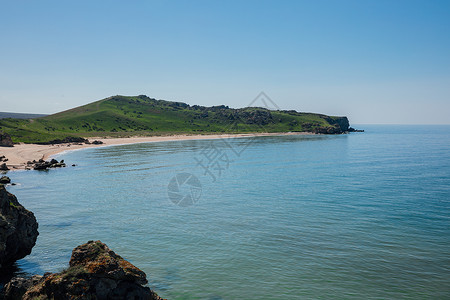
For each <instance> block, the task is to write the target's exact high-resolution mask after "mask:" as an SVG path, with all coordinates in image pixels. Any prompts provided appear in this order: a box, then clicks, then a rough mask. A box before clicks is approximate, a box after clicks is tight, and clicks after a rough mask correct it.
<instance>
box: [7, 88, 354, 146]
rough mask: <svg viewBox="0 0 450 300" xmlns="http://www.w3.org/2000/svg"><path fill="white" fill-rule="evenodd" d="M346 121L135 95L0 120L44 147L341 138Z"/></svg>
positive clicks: (20, 137) (17, 137)
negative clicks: (80, 142)
mask: <svg viewBox="0 0 450 300" xmlns="http://www.w3.org/2000/svg"><path fill="white" fill-rule="evenodd" d="M348 128H349V123H348V120H347V118H346V117H331V116H326V115H321V114H313V113H301V112H296V111H293V110H291V111H280V110H277V111H274V110H268V109H265V108H258V107H247V108H240V109H233V108H229V107H227V106H223V105H221V106H213V107H203V106H198V105H193V106H190V105H188V104H186V103H181V102H171V101H165V100H156V99H153V98H149V97H147V96H144V95H141V96H136V97H129V96H113V97H109V98H106V99H103V100H99V101H96V102H93V103H90V104H87V105H83V106H80V107H76V108H73V109H69V110H66V111H63V112H60V113H56V114H53V115H48V116H45V117H41V118H37V119H25V120H24V119H12V118H8V119H0V131H3V132H6V133H8V134H10V135H11V137H12V139H13V141H14V142H25V143H37V142H48V141H51V140H54V139H58V138H64V137H67V136H76V137H78V136H79V137H93V136H130V135H169V134H181V133H183V134H212V133H246V132H289V131H292V132H304V131H307V132H315V133H330V134H335V133H343V132H345V131H347V130H348Z"/></svg>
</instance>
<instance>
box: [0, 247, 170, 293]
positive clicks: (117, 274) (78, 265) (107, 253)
mask: <svg viewBox="0 0 450 300" xmlns="http://www.w3.org/2000/svg"><path fill="white" fill-rule="evenodd" d="M146 283H147V278H146V275H145V273H144V272H143V271H141V270H140V269H138V268H137V267H135V266H134V265H132V264H131V263H129V262H128V261H126V260H125V259H123V258H122V257H120V256H119V255H117V254H116V253H114V251H112V250H111V249H110V248H108V246H106V245H105V244H104V243H102V242H100V241H95V242H94V241H89V242H87V243H86V244H83V245H81V246H78V247H76V248H75V249H74V250H73V251H72V257H71V258H70V262H69V268H68V269H67V270H65V271H62V272H61V273H54V274H50V273H47V274H44V276H42V277H36V276H34V277H32V278H31V279H28V280H24V279H21V278H13V279H12V280H11V281H10V282H9V283H8V284H7V285H6V286H5V299H25V300H26V299H99V300H102V299H149V300H162V299H161V298H160V297H159V296H158V295H157V294H156V293H155V292H153V291H152V290H150V289H149V288H148V287H145V286H143V285H145V284H146Z"/></svg>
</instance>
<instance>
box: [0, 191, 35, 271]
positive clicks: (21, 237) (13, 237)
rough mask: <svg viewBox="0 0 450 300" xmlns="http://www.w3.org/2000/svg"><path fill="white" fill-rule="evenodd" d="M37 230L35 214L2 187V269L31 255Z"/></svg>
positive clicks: (0, 232)
mask: <svg viewBox="0 0 450 300" xmlns="http://www.w3.org/2000/svg"><path fill="white" fill-rule="evenodd" d="M37 229H38V223H37V222H36V218H35V217H34V214H33V213H32V212H30V211H28V210H26V209H25V208H24V207H23V206H22V205H20V203H19V202H18V201H17V198H16V196H14V195H13V194H11V193H8V192H7V191H6V189H5V187H4V186H3V185H0V269H1V268H2V267H6V266H8V265H11V264H12V263H14V262H15V261H16V260H18V259H21V258H23V257H25V256H26V255H28V254H30V253H31V249H32V248H33V246H34V245H35V243H36V239H37V236H38V234H39V233H38V230H37Z"/></svg>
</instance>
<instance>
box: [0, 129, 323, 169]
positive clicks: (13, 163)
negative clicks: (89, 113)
mask: <svg viewBox="0 0 450 300" xmlns="http://www.w3.org/2000/svg"><path fill="white" fill-rule="evenodd" d="M285 135H315V133H310V132H281V133H280V132H276V133H239V134H211V135H205V134H203V135H201V134H198V135H167V136H147V137H142V136H135V137H125V138H100V137H90V138H88V139H89V140H91V141H92V140H98V141H102V142H103V144H96V145H94V144H76V143H65V144H55V145H38V144H23V143H21V144H17V145H14V147H0V156H2V155H4V156H5V157H6V158H7V159H8V161H7V162H6V165H7V166H8V168H9V169H10V171H14V170H25V168H26V166H27V162H28V161H33V160H36V161H37V160H39V159H44V160H47V159H49V158H50V157H51V156H54V155H57V154H59V153H62V152H66V151H73V150H80V149H87V148H98V147H105V146H119V145H128V144H139V143H155V142H173V141H186V140H209V139H224V138H227V139H228V138H245V137H255V136H285Z"/></svg>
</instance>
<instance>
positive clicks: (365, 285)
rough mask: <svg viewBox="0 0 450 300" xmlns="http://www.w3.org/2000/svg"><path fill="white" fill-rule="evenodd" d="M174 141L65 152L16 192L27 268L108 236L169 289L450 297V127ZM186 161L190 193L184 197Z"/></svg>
mask: <svg viewBox="0 0 450 300" xmlns="http://www.w3.org/2000/svg"><path fill="white" fill-rule="evenodd" d="M364 128H365V129H366V132H365V133H362V134H360V133H355V134H349V135H339V136H285V137H259V138H245V139H233V140H228V143H229V144H228V145H227V144H225V143H224V142H223V141H220V140H215V141H206V140H201V141H178V142H163V143H146V144H135V145H123V146H114V147H104V148H97V149H87V150H82V151H74V152H69V153H64V154H61V155H60V156H59V157H58V159H65V160H66V162H67V163H69V164H72V163H76V164H77V167H67V168H64V169H59V170H50V171H48V172H37V171H19V172H10V173H9V176H10V177H11V178H12V180H13V181H14V182H16V183H18V185H16V186H9V187H8V190H9V191H10V192H12V193H14V194H16V196H17V197H18V198H19V201H20V202H21V203H22V204H23V205H24V206H25V207H26V208H28V209H30V210H31V211H33V212H34V214H35V215H36V217H37V219H38V222H39V232H40V235H39V238H38V241H37V244H36V246H35V248H34V249H33V253H32V254H31V255H29V256H28V257H26V258H25V259H23V260H20V261H19V262H18V266H19V268H20V271H21V272H29V273H40V274H42V273H44V272H56V271H60V270H61V269H63V268H65V267H67V265H68V261H69V258H70V254H71V250H72V249H73V248H74V247H76V246H77V245H79V244H81V243H84V242H86V241H88V240H101V241H103V242H105V243H106V244H107V245H109V246H110V247H111V248H112V249H113V250H115V251H116V252H117V253H119V254H120V255H122V256H123V257H125V258H126V259H128V260H130V261H131V262H132V263H133V264H135V265H136V266H138V267H139V268H141V269H142V270H144V271H145V272H146V273H147V275H148V279H149V285H150V287H151V288H153V289H154V290H156V291H157V292H158V293H159V294H160V295H161V296H162V297H166V298H169V299H214V300H219V299H238V298H241V299H361V298H371V299H386V298H391V299H392V298H408V299H437V298H440V299H444V298H447V299H449V298H450V283H449V281H450V126H364ZM179 173H190V174H192V175H193V176H195V177H196V178H198V180H199V182H200V184H201V195H200V191H199V189H197V188H195V187H194V188H190V187H189V185H188V184H187V183H186V184H183V185H181V186H180V195H185V194H186V193H190V192H192V193H193V194H192V195H193V196H194V198H193V199H195V200H197V198H196V197H197V196H198V195H200V198H199V199H198V202H197V203H195V204H194V205H191V206H187V207H182V206H177V205H175V204H174V203H173V202H172V201H171V200H170V199H169V197H168V192H167V187H168V184H169V182H170V181H171V179H172V178H173V177H174V176H176V175H177V174H179Z"/></svg>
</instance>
